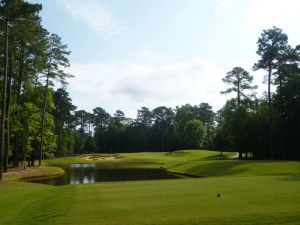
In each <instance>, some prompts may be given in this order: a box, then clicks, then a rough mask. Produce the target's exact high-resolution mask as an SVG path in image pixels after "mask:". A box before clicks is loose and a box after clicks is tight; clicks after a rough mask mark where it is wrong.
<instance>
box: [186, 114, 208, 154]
mask: <svg viewBox="0 0 300 225" xmlns="http://www.w3.org/2000/svg"><path fill="white" fill-rule="evenodd" d="M205 136H206V129H205V127H204V125H203V123H202V122H201V121H200V120H190V121H189V122H187V123H186V124H185V126H184V129H183V139H184V143H185V146H187V148H201V147H202V146H203V143H204V138H205Z"/></svg>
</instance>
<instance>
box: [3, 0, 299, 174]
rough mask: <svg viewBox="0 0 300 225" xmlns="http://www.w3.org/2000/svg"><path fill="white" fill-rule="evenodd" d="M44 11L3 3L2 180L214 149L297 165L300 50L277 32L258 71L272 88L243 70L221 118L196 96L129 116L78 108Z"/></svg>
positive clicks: (266, 35)
mask: <svg viewBox="0 0 300 225" xmlns="http://www.w3.org/2000/svg"><path fill="white" fill-rule="evenodd" d="M41 10H42V5H40V4H32V3H28V2H26V1H24V0H1V1H0V20H1V23H0V44H1V48H0V60H1V64H0V65H1V66H0V75H1V81H0V86H1V90H2V91H1V96H0V97H1V98H0V99H1V111H0V112H1V130H0V136H1V141H0V148H1V154H0V179H2V173H3V172H6V171H7V169H8V167H9V166H19V165H24V164H26V165H28V166H34V165H35V163H36V162H35V161H36V160H38V161H39V162H38V164H39V165H41V160H42V159H44V158H49V157H60V156H68V155H71V154H81V153H92V152H105V153H118V152H143V151H144V152H145V151H174V150H177V149H211V150H218V151H221V152H222V151H234V152H239V156H240V158H242V157H252V158H259V159H300V149H299V144H298V140H299V139H300V132H299V130H300V45H298V46H296V47H293V46H290V45H289V43H288V36H287V35H286V34H285V33H283V31H282V30H281V29H280V28H277V27H273V28H270V29H266V30H263V31H262V34H261V36H260V37H259V38H258V41H257V54H258V56H259V60H258V61H257V63H255V65H253V70H264V71H265V74H266V82H267V84H268V85H267V86H268V88H267V90H266V92H265V94H264V95H263V96H262V97H258V96H257V94H256V93H255V89H256V88H257V87H256V86H254V85H252V81H253V76H252V75H251V74H250V72H248V71H246V70H245V69H243V68H241V67H238V66H237V67H235V68H232V69H231V70H230V71H229V72H228V73H227V74H224V78H223V81H224V82H225V83H226V84H227V85H228V88H227V89H226V90H219V91H220V92H221V93H220V98H222V97H223V96H221V94H228V93H233V94H234V96H235V97H234V98H232V99H230V100H228V101H227V102H226V104H225V105H224V106H223V108H222V109H220V110H219V111H217V112H214V111H213V110H212V106H210V105H209V104H208V103H201V99H199V105H194V106H192V105H189V104H186V105H182V106H177V107H176V108H171V107H167V106H160V107H157V108H155V109H149V108H147V107H141V108H140V109H138V110H137V116H136V118H135V119H130V118H127V117H126V116H125V114H124V113H123V112H122V111H121V110H117V111H116V112H115V113H114V114H113V115H110V114H109V113H108V112H106V111H105V109H103V108H101V107H96V108H95V109H93V111H92V112H87V111H85V110H77V107H76V106H75V105H73V103H72V99H71V97H70V96H69V93H68V91H67V89H66V88H67V79H68V78H71V77H72V75H71V74H68V73H66V72H65V68H67V67H68V66H70V65H69V60H68V55H69V54H70V52H69V51H68V48H67V45H65V44H63V42H62V40H61V38H60V37H59V36H58V35H57V34H50V33H49V32H48V31H47V30H46V29H45V28H44V27H43V26H42V23H41V18H40V16H39V12H40V11H41ZM87 76H88V74H87ZM58 83H60V84H61V85H59V84H58ZM58 86H59V87H60V88H57V87H58ZM99 104H101V103H99Z"/></svg>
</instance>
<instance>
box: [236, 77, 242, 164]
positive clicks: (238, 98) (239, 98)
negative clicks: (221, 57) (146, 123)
mask: <svg viewBox="0 0 300 225" xmlns="http://www.w3.org/2000/svg"><path fill="white" fill-rule="evenodd" d="M240 105H241V93H240V79H238V90H237V107H238V110H240ZM242 158H243V152H242V150H241V149H239V159H242Z"/></svg>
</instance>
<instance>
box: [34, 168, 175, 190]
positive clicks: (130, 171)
mask: <svg viewBox="0 0 300 225" xmlns="http://www.w3.org/2000/svg"><path fill="white" fill-rule="evenodd" d="M64 170H65V174H64V175H62V176H59V177H53V178H46V179H35V180H31V181H30V182H33V183H42V184H49V185H56V186H59V185H68V184H89V183H95V182H111V181H133V180H156V179H176V178H180V177H179V176H177V175H174V174H170V173H167V172H166V171H165V170H163V169H145V168H126V167H125V168H118V167H117V168H116V167H114V166H101V165H99V164H71V165H70V166H68V167H65V168H64Z"/></svg>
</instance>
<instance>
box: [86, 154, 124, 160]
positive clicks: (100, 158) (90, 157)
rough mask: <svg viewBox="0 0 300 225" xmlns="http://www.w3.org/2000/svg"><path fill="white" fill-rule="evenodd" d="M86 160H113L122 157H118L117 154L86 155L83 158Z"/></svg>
mask: <svg viewBox="0 0 300 225" xmlns="http://www.w3.org/2000/svg"><path fill="white" fill-rule="evenodd" d="M83 159H84V160H87V161H95V160H99V161H101V160H107V161H111V160H117V159H120V157H116V156H103V155H102V156H86V157H84V158H83Z"/></svg>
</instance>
